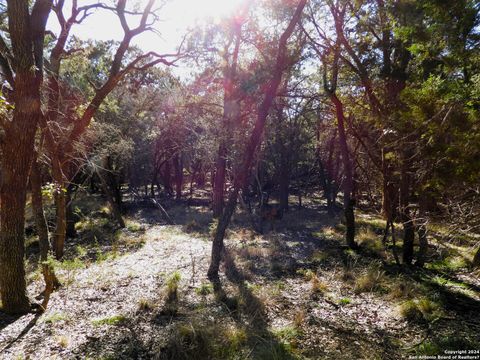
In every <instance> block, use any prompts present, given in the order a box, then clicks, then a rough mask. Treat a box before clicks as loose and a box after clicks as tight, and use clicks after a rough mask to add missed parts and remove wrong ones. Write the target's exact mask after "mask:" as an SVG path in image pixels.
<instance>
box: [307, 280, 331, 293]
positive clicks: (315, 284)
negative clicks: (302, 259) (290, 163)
mask: <svg viewBox="0 0 480 360" xmlns="http://www.w3.org/2000/svg"><path fill="white" fill-rule="evenodd" d="M310 284H311V289H310V291H311V293H312V294H317V295H318V294H324V293H325V292H327V290H328V285H327V284H326V283H324V282H323V281H320V279H319V278H318V277H317V276H314V277H312V279H311V280H310Z"/></svg>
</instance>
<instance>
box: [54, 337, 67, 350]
mask: <svg viewBox="0 0 480 360" xmlns="http://www.w3.org/2000/svg"><path fill="white" fill-rule="evenodd" d="M56 341H57V344H58V345H59V346H61V347H62V348H67V347H68V345H69V344H70V338H69V337H68V336H65V335H59V336H57V337H56Z"/></svg>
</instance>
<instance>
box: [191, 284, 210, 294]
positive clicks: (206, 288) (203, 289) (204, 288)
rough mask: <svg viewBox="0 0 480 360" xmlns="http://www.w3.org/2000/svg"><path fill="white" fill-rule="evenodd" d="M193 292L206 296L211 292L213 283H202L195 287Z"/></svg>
mask: <svg viewBox="0 0 480 360" xmlns="http://www.w3.org/2000/svg"><path fill="white" fill-rule="evenodd" d="M195 293H197V295H201V296H207V295H210V294H212V293H213V285H212V284H211V283H203V284H201V285H200V286H199V287H197V288H196V289H195Z"/></svg>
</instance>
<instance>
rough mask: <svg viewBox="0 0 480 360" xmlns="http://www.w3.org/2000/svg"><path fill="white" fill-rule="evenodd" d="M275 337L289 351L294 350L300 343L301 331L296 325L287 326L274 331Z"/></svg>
mask: <svg viewBox="0 0 480 360" xmlns="http://www.w3.org/2000/svg"><path fill="white" fill-rule="evenodd" d="M272 333H273V335H274V336H275V338H277V339H278V341H279V343H280V344H281V345H282V347H283V348H284V349H285V350H286V351H287V352H290V353H291V352H294V351H295V349H296V348H297V347H298V345H299V339H298V338H299V336H300V335H301V331H300V330H299V329H298V328H297V327H295V326H285V327H283V328H279V329H275V330H273V331H272Z"/></svg>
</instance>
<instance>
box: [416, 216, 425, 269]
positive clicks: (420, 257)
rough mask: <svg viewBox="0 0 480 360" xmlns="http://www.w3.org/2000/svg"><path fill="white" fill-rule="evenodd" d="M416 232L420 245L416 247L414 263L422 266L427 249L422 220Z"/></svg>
mask: <svg viewBox="0 0 480 360" xmlns="http://www.w3.org/2000/svg"><path fill="white" fill-rule="evenodd" d="M417 233H418V240H419V244H420V247H419V249H418V254H417V262H416V263H415V265H417V266H420V267H423V265H425V259H426V257H427V250H428V238H427V226H426V225H425V223H423V222H422V224H421V225H419V226H418V229H417Z"/></svg>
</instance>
